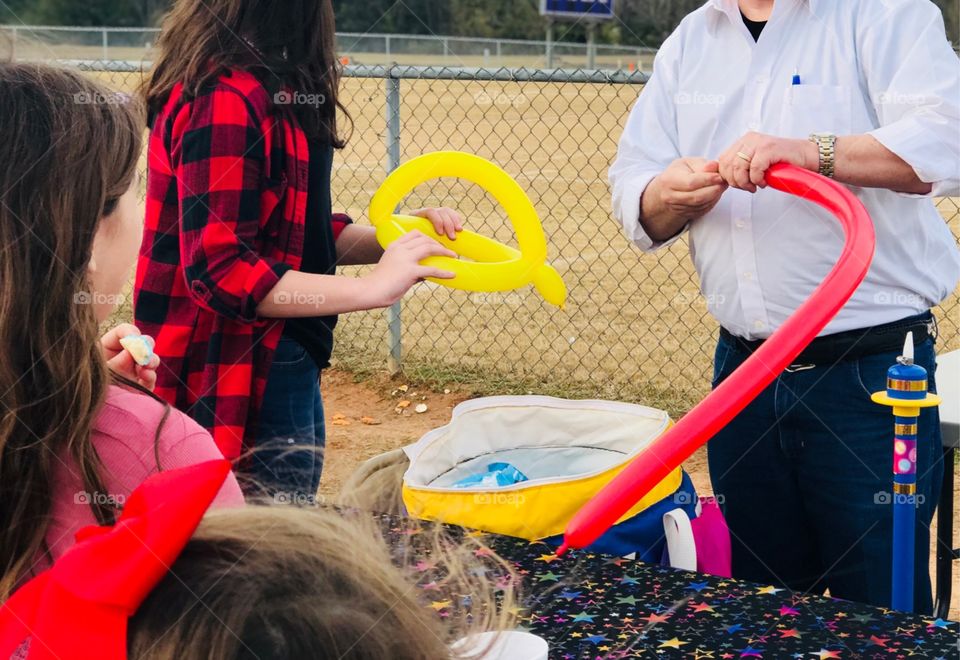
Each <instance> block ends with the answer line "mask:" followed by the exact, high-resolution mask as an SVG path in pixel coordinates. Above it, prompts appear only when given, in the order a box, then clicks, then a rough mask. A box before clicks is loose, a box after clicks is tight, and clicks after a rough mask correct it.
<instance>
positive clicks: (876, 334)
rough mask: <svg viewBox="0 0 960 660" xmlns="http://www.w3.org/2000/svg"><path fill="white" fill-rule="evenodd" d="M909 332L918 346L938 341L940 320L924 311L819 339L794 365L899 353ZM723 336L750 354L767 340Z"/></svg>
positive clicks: (802, 353)
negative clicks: (937, 330)
mask: <svg viewBox="0 0 960 660" xmlns="http://www.w3.org/2000/svg"><path fill="white" fill-rule="evenodd" d="M908 332H913V343H914V345H920V344H922V343H923V342H925V341H927V339H929V338H931V337H932V338H933V339H934V340H936V321H934V318H933V314H931V313H930V312H924V313H923V314H918V315H916V316H909V317H907V318H905V319H900V320H899V321H894V322H892V323H884V324H883V325H877V326H874V327H872V328H862V329H859V330H847V331H846V332H838V333H836V334H833V335H825V336H823V337H817V338H816V339H814V340H813V341H812V342H810V344H809V345H808V346H807V347H806V348H805V349H803V351H802V352H801V353H800V355H798V356H797V357H796V358H795V359H794V360H793V364H792V365H791V366H801V365H804V366H808V365H828V364H835V363H837V362H845V361H849V360H858V359H860V358H862V357H864V356H866V355H874V354H876V353H888V352H890V351H897V350H900V349H901V348H903V340H904V337H906V334H907V333H908ZM720 337H721V338H722V339H724V340H726V341H728V342H730V343H731V344H733V345H734V346H735V347H736V348H737V349H739V350H740V351H742V352H746V353H753V352H754V351H756V350H757V349H758V348H760V346H761V345H762V344H763V342H764V341H765V340H763V339H754V340H748V339H743V338H742V337H738V336H736V335H735V334H733V333H732V332H730V331H728V330H727V329H726V328H722V327H721V328H720Z"/></svg>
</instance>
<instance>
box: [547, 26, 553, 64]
mask: <svg viewBox="0 0 960 660" xmlns="http://www.w3.org/2000/svg"><path fill="white" fill-rule="evenodd" d="M546 50H547V52H546V60H547V62H546V67H547V68H548V69H552V68H553V19H552V18H547V45H546Z"/></svg>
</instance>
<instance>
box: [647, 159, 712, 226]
mask: <svg viewBox="0 0 960 660" xmlns="http://www.w3.org/2000/svg"><path fill="white" fill-rule="evenodd" d="M719 171H720V170H719V164H718V163H717V161H708V160H707V159H705V158H678V159H677V160H675V161H673V162H672V163H670V166H669V167H667V169H665V170H664V171H663V172H661V173H660V174H659V175H658V176H657V177H656V178H654V179H653V180H652V181H651V182H650V184H649V185H648V186H647V189H646V190H645V191H644V193H643V197H642V198H641V200H640V206H641V208H640V223H641V224H642V225H643V229H644V231H646V232H647V235H648V236H649V237H650V238H651V239H653V240H654V241H665V240H667V239H669V238H671V237H673V236H674V235H676V234H677V232H679V231H680V230H681V229H683V227H684V225H686V224H687V223H688V222H690V221H691V220H696V219H697V218H700V217H703V216H704V215H706V214H707V213H709V212H710V210H711V209H713V207H714V206H716V205H717V202H719V201H720V197H721V196H722V195H723V191H725V190H726V189H727V184H726V182H725V181H724V180H723V178H722V177H721V176H720V174H719Z"/></svg>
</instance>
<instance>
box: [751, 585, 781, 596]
mask: <svg viewBox="0 0 960 660" xmlns="http://www.w3.org/2000/svg"><path fill="white" fill-rule="evenodd" d="M778 591H783V589H778V588H776V587H774V586H772V585H771V586H769V587H760V588H759V589H757V593H758V594H770V595H774V594H776V593H777V592H778Z"/></svg>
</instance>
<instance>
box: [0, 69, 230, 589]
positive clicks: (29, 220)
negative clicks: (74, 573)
mask: <svg viewBox="0 0 960 660" xmlns="http://www.w3.org/2000/svg"><path fill="white" fill-rule="evenodd" d="M143 131H144V123H143V119H142V117H141V115H140V113H139V112H138V111H137V109H136V108H135V107H133V104H132V103H131V102H130V101H129V100H128V99H127V98H126V97H124V96H121V95H118V94H116V93H114V92H110V91H108V90H106V89H105V88H103V87H101V86H99V85H97V84H96V83H94V82H92V81H91V80H89V79H87V78H85V77H84V76H82V75H81V74H78V73H72V72H68V71H63V70H60V69H55V68H51V67H47V66H41V65H36V64H13V63H3V64H0V246H2V251H3V254H2V258H0V601H3V600H4V599H6V597H7V596H8V595H9V594H10V593H11V591H12V590H13V588H14V587H15V586H16V585H17V584H20V583H22V582H23V581H24V580H25V579H27V578H29V577H30V576H31V575H33V574H35V573H36V572H38V571H40V570H42V569H43V568H45V567H47V566H48V565H49V564H50V562H51V561H52V560H55V559H56V558H57V557H58V556H60V555H61V554H62V553H63V552H64V551H66V549H68V548H69V547H70V546H71V545H72V544H73V536H74V533H75V532H76V531H77V530H78V529H80V528H81V527H84V526H86V525H88V524H95V523H99V524H110V523H112V522H113V521H114V520H115V519H116V517H117V515H118V513H119V511H120V509H121V508H122V506H123V502H124V501H125V498H126V497H127V496H129V494H130V493H131V492H132V491H133V489H134V488H135V487H136V486H138V485H139V484H140V483H141V482H142V481H143V480H144V479H145V478H146V477H148V476H149V475H151V474H153V473H156V472H159V471H161V470H167V469H172V468H177V467H183V466H187V465H191V464H194V463H199V462H203V461H207V460H211V459H214V458H218V457H220V453H219V451H218V450H217V449H216V446H215V445H214V444H213V440H212V438H211V437H210V436H209V434H208V433H207V432H206V431H204V430H203V429H202V428H201V427H200V426H198V425H197V424H196V423H195V422H193V421H192V420H191V419H189V418H188V417H187V416H186V415H184V414H183V413H181V412H179V411H177V410H175V409H173V408H171V407H170V406H168V405H167V404H166V403H164V402H163V401H162V400H160V399H158V398H157V397H155V396H153V394H152V393H151V392H150V389H149V388H150V387H152V385H153V383H154V382H155V378H156V375H155V369H156V367H157V361H156V359H155V358H154V359H153V360H152V361H151V362H150V363H149V364H146V365H143V366H140V365H137V364H135V362H134V360H133V359H132V357H131V356H130V354H129V353H126V352H125V351H123V350H122V348H121V346H120V344H119V340H120V339H121V338H123V337H125V336H128V335H131V334H132V335H136V334H139V333H138V331H137V329H136V328H135V327H133V326H130V325H124V326H120V327H118V328H115V329H114V330H112V331H110V332H109V333H107V335H105V336H104V337H102V338H101V337H100V330H99V325H100V323H102V322H103V321H104V320H106V319H107V317H108V316H109V315H110V313H111V312H112V311H113V310H114V308H115V307H116V305H117V303H118V302H119V301H120V300H121V299H122V293H121V292H122V291H123V289H124V287H125V285H126V284H127V282H128V281H129V275H130V269H131V267H132V265H133V263H134V261H135V259H136V256H137V251H138V248H139V246H140V241H141V235H142V215H141V213H140V211H139V209H138V204H137V178H136V169H137V162H138V160H139V158H140V153H141V146H142V135H143ZM108 360H109V362H108ZM242 503H243V497H242V495H241V492H240V489H239V486H238V485H237V482H236V479H235V478H234V477H233V476H232V475H230V477H229V478H228V479H227V481H226V482H225V483H224V486H223V487H222V489H221V490H220V493H219V495H218V497H217V500H216V502H215V504H216V505H241V504H242Z"/></svg>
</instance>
